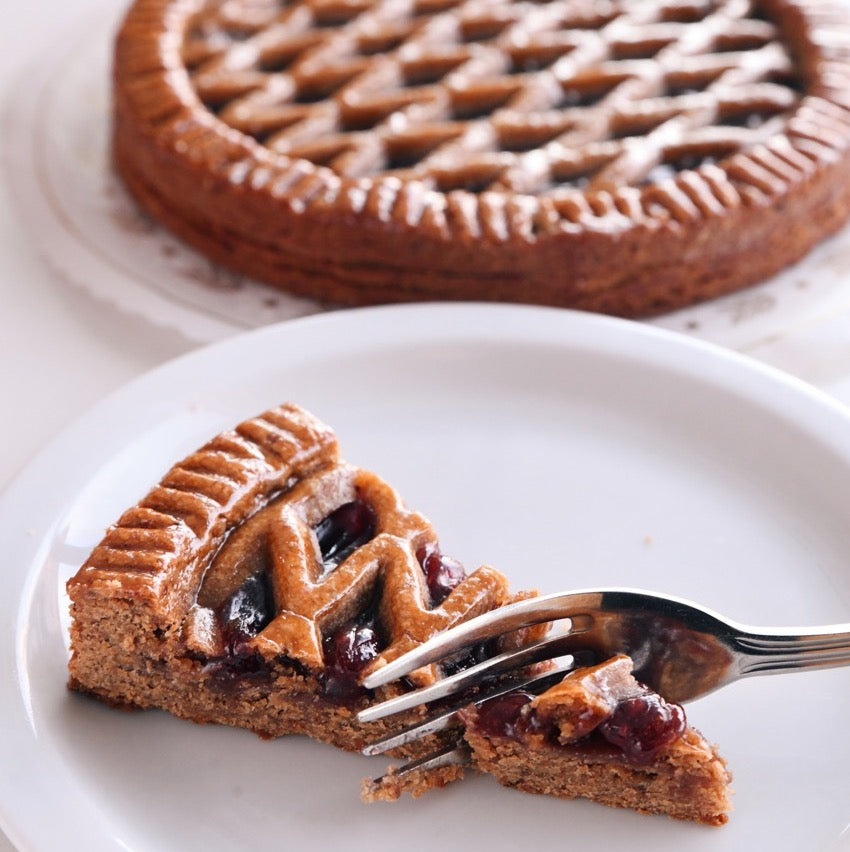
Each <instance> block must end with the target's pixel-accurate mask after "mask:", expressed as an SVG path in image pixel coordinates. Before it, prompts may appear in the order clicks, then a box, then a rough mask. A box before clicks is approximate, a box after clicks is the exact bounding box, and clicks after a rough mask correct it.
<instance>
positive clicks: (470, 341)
mask: <svg viewBox="0 0 850 852" xmlns="http://www.w3.org/2000/svg"><path fill="white" fill-rule="evenodd" d="M284 399H292V400H296V401H298V402H300V403H301V404H303V405H305V406H306V407H308V408H310V409H311V410H313V411H314V412H315V413H316V414H318V415H319V416H321V417H322V418H324V419H325V420H326V421H327V422H329V423H331V424H333V425H334V426H335V427H336V429H337V430H338V433H339V435H340V436H341V440H342V445H343V449H344V453H345V455H346V457H347V458H348V459H350V460H352V461H354V462H356V463H358V464H361V465H363V466H368V467H371V468H373V469H374V470H376V471H378V472H379V473H381V474H382V475H383V476H385V477H386V478H387V479H388V480H389V481H390V482H392V483H393V484H394V485H396V486H397V487H398V488H399V490H400V491H401V492H402V493H403V494H404V495H405V496H406V498H407V500H408V502H409V503H410V504H411V505H412V506H414V507H416V508H418V509H420V510H422V511H424V512H425V513H426V514H428V515H429V516H430V517H431V518H432V520H433V521H434V522H435V524H436V526H437V528H438V529H439V530H440V531H441V534H442V535H441V537H442V544H443V549H444V550H445V552H447V553H451V554H454V555H456V556H458V557H459V558H461V559H462V560H464V561H465V562H466V563H467V564H472V563H475V562H476V560H477V561H486V562H491V563H493V564H495V565H496V566H498V567H499V568H501V569H502V570H504V571H505V572H506V573H507V574H508V575H509V577H510V578H511V580H512V582H513V583H514V585H515V586H520V587H529V586H536V587H538V588H540V589H541V590H544V591H554V590H557V589H563V588H568V587H577V586H588V585H594V584H627V585H632V586H644V587H650V588H657V589H661V590H664V591H667V592H670V593H674V594H680V595H684V596H689V597H693V598H697V599H699V600H701V601H703V602H704V603H706V604H707V605H710V606H712V607H714V608H716V609H719V610H721V611H724V612H726V613H727V614H729V615H730V616H732V617H735V618H738V619H741V620H749V621H752V622H754V623H762V624H772V623H773V624H775V623H810V624H812V623H823V622H837V621H843V620H847V614H848V612H850V571H848V569H847V554H848V553H850V524H848V523H847V506H848V505H850V416H848V413H847V412H846V411H844V410H843V409H841V408H840V407H838V406H837V405H834V404H832V403H830V402H829V401H827V399H826V398H825V397H822V396H820V395H818V394H817V393H816V392H813V391H811V390H809V389H808V388H807V387H806V386H804V385H803V384H801V383H798V382H796V381H795V380H793V379H788V378H785V377H783V376H782V375H780V374H778V373H775V372H773V371H771V370H769V369H767V368H764V367H760V366H757V365H756V364H755V363H754V362H750V361H748V360H744V359H743V358H741V357H740V356H736V355H732V354H729V353H728V352H725V351H722V350H720V349H715V348H714V347H712V346H709V345H706V344H702V343H698V342H694V341H690V340H688V339H686V338H684V337H681V336H676V335H671V334H669V333H665V332H659V331H656V330H653V329H649V328H646V327H643V326H639V325H637V324H632V323H626V322H622V321H617V320H611V319H608V318H603V317H593V316H586V315H580V314H573V313H569V312H563V311H551V310H545V309H535V308H520V307H504V306H487V307H485V306H475V305H458V306H418V307H395V308H384V309H372V310H364V311H354V312H341V313H337V314H329V315H324V316H320V317H314V318H309V319H305V320H299V321H296V322H294V323H289V324H284V325H280V326H273V327H269V328H266V329H262V330H259V331H256V332H252V333H249V334H247V335H243V336H241V337H238V338H233V339H231V340H229V341H226V342H224V343H221V344H217V345H215V346H213V347H211V348H207V349H204V350H201V351H199V352H196V353H193V354H191V355H189V356H186V357H184V358H182V359H180V360H177V361H175V362H173V363H171V364H169V365H166V366H165V367H163V368H161V369H159V370H157V371H155V372H153V373H151V374H149V375H147V376H144V377H143V378H141V379H140V380H138V381H136V382H134V383H132V384H131V385H129V386H128V387H127V388H125V389H123V390H121V391H120V392H119V393H117V394H115V395H114V396H112V397H110V398H109V399H107V400H106V401H104V402H103V403H102V404H100V405H98V406H97V407H96V408H95V409H94V410H92V411H91V413H90V414H88V415H87V416H85V417H84V418H82V419H81V420H80V421H79V422H77V423H75V424H73V425H71V426H70V427H69V428H68V430H67V431H66V432H65V433H64V434H62V435H61V436H60V437H59V438H58V439H57V440H56V441H55V442H54V443H53V444H52V445H51V446H50V447H48V448H47V449H46V450H45V451H44V452H43V453H42V454H41V455H40V456H39V457H38V458H37V459H36V460H35V461H34V462H33V463H32V464H31V465H30V466H29V467H28V468H27V469H26V470H25V472H24V473H23V474H22V475H21V476H20V477H19V478H18V479H17V480H16V481H15V483H14V484H13V485H12V486H11V488H10V489H9V490H8V492H7V493H6V494H5V495H4V497H3V498H2V501H0V541H2V551H3V554H4V573H5V577H4V584H5V588H4V595H3V597H2V599H0V618H2V623H3V624H6V625H10V629H7V630H4V631H3V633H2V634H0V677H2V683H3V684H5V689H4V690H3V692H2V693H0V725H2V732H3V733H2V737H0V765H2V767H3V771H2V772H0V813H2V820H3V823H2V824H3V826H4V828H5V829H6V830H7V831H8V833H9V834H10V836H11V837H12V839H13V841H15V842H16V843H18V844H19V845H20V847H21V848H22V849H25V850H53V849H56V848H60V847H61V848H63V849H80V850H83V849H86V850H100V849H131V850H163V849H190V848H205V849H210V850H213V849H228V848H241V849H261V848H281V845H282V844H285V845H286V846H287V847H291V848H304V849H306V848H319V849H330V848H345V849H358V850H364V852H382V850H391V852H397V850H398V849H400V848H406V849H411V850H416V849H425V848H428V849H439V850H441V852H442V851H443V850H445V852H449V850H460V849H485V848H486V849H488V850H490V849H492V850H501V849H504V850H511V852H515V850H517V849H541V848H548V847H551V846H552V844H555V843H557V844H559V845H562V844H563V843H564V839H565V838H568V840H569V844H570V847H571V848H575V849H587V848H591V844H592V846H593V848H600V849H605V850H611V852H616V850H624V851H625V850H629V852H631V850H634V849H635V848H640V849H645V848H652V849H654V850H657V852H662V850H676V852H679V850H681V849H682V848H688V849H691V850H693V849H696V850H724V852H726V850H751V849H753V848H760V849H771V850H806V852H812V850H822V849H833V848H837V846H838V844H839V843H840V842H841V836H842V832H843V831H844V829H845V826H846V825H847V824H848V822H850V771H848V767H850V738H848V737H847V736H845V733H846V720H847V718H848V717H850V669H843V670H833V671H828V672H817V673H807V674H797V675H793V676H788V677H781V678H762V679H754V680H749V681H744V682H742V683H739V684H736V685H735V686H733V687H730V688H728V689H727V690H725V691H723V692H721V693H718V694H715V695H713V696H710V697H708V698H706V699H703V700H702V701H700V702H697V703H695V704H693V705H691V707H690V708H689V717H690V719H691V722H692V723H693V724H695V725H696V726H697V727H699V728H701V729H703V730H704V731H705V732H706V733H707V735H708V736H710V737H711V738H712V739H715V740H717V741H718V742H719V743H720V744H721V748H722V751H723V753H724V754H725V756H726V757H727V758H728V760H729V763H730V765H731V767H732V769H733V771H734V773H735V779H736V780H735V788H736V795H735V803H736V810H735V812H734V813H733V815H732V820H731V822H730V824H729V825H728V826H726V827H725V828H722V829H706V828H703V827H697V826H693V825H690V824H681V823H676V822H674V821H672V820H667V819H664V818H652V817H643V816H639V815H637V814H634V813H630V812H619V811H614V810H609V809H606V808H603V807H600V806H595V805H592V804H588V803H583V802H561V801H557V800H554V799H548V798H544V797H535V796H529V795H525V794H521V793H517V792H515V791H510V790H506V789H503V788H500V787H498V785H496V784H495V783H494V782H492V781H491V780H490V779H488V778H475V779H472V780H469V781H468V782H464V783H463V784H458V785H455V786H453V787H450V788H449V789H447V790H444V791H438V792H434V793H431V794H429V795H428V796H426V797H424V798H423V799H420V800H419V801H416V802H413V801H409V800H407V801H402V802H399V803H397V804H395V805H392V806H389V805H386V806H384V805H373V806H365V805H362V804H360V802H359V799H358V786H359V784H358V782H359V779H360V778H361V777H362V776H365V775H371V774H377V773H379V772H380V771H381V769H382V767H383V766H384V765H385V762H384V761H383V760H382V759H380V758H378V759H366V758H361V757H359V756H356V755H349V754H343V753H340V752H337V751H336V750H334V749H332V748H329V747H326V746H322V745H320V744H318V743H314V742H310V741H306V740H303V739H298V738H291V739H281V740H277V741H273V742H264V741H261V740H259V739H258V738H256V737H254V736H253V735H251V734H249V733H246V732H244V731H241V730H233V729H228V728H218V727H213V726H208V727H201V726H195V725H192V724H191V723H187V722H181V721H178V720H176V719H173V718H171V717H169V716H167V715H165V714H162V713H157V712H149V713H138V714H128V713H120V712H117V711H115V710H112V709H109V708H107V707H105V706H102V705H100V704H97V703H95V702H94V701H91V700H89V699H85V698H83V697H80V696H77V695H73V694H70V693H69V692H67V691H66V689H65V665H66V658H67V640H66V632H65V623H66V615H65V607H66V601H65V597H64V590H63V587H64V581H65V580H66V578H67V577H68V576H69V575H70V574H71V573H72V572H73V571H74V570H75V567H76V566H77V565H78V564H79V562H80V561H81V560H82V559H83V558H84V556H85V555H86V553H87V551H88V549H89V548H90V547H91V546H92V545H93V544H94V543H95V542H96V541H97V539H98V538H99V536H100V534H101V531H102V529H103V528H104V526H105V525H107V524H108V523H109V522H110V521H111V520H113V519H114V518H115V517H116V516H117V515H118V513H119V512H120V510H121V509H123V508H124V507H125V506H127V505H129V504H130V503H133V502H135V501H136V499H137V498H138V497H139V496H140V495H141V494H142V493H143V492H144V491H145V490H146V489H147V487H148V486H149V485H151V484H152V483H153V482H154V481H155V480H156V479H158V477H159V476H160V474H161V473H162V472H163V471H164V470H165V469H166V468H167V467H168V466H169V465H170V463H171V462H172V461H174V460H176V459H177V458H179V457H181V456H182V455H183V454H184V453H186V452H188V451H190V450H192V449H193V448H195V447H196V446H197V445H198V444H199V443H201V442H202V441H203V440H204V439H206V438H207V437H209V436H210V435H211V434H213V433H215V432H216V431H217V430H219V429H220V428H223V427H227V426H231V425H233V424H234V423H236V422H237V421H238V420H240V419H242V418H245V417H248V416H251V415H253V414H256V413H259V412H260V411H261V410H263V409H264V408H265V407H268V406H271V405H273V404H275V403H277V402H279V401H282V400H284ZM72 826H73V829H71V827H72Z"/></svg>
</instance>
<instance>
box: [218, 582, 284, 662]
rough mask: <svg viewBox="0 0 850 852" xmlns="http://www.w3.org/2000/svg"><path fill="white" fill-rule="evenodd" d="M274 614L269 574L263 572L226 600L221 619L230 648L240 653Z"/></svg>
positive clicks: (227, 645) (229, 650) (233, 652)
mask: <svg viewBox="0 0 850 852" xmlns="http://www.w3.org/2000/svg"><path fill="white" fill-rule="evenodd" d="M273 617H274V599H273V597H272V590H271V584H270V583H269V579H268V576H267V575H266V574H265V573H264V572H261V573H259V574H255V575H253V576H252V577H248V579H247V580H245V582H244V583H243V584H242V585H241V586H240V587H239V588H238V589H237V590H236V591H235V592H234V593H233V594H232V595H231V596H230V597H229V598H228V599H227V600H226V601H225V602H224V604H223V605H222V607H221V610H220V611H219V621H220V624H221V628H222V634H223V637H224V642H225V645H226V647H227V650H228V652H229V653H230V654H239V653H240V652H241V651H242V650H243V646H244V645H245V643H246V642H247V641H248V640H249V639H250V638H251V637H253V636H256V635H257V634H258V633H259V632H260V631H261V630H262V629H263V628H264V627H266V626H267V625H268V624H269V622H270V621H271V620H272V618H273Z"/></svg>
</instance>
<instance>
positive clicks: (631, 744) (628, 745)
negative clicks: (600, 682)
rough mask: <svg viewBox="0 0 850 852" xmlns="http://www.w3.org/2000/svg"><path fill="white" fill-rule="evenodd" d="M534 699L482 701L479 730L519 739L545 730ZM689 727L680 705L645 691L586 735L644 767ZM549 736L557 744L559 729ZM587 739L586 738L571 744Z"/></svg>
mask: <svg viewBox="0 0 850 852" xmlns="http://www.w3.org/2000/svg"><path fill="white" fill-rule="evenodd" d="M533 698H534V696H533V695H531V694H530V693H528V692H522V691H517V692H509V693H508V694H507V695H500V696H497V697H496V698H490V699H488V700H487V701H483V702H482V703H481V704H479V705H478V708H477V715H476V719H475V727H476V729H477V730H478V731H479V732H480V733H482V734H483V735H484V736H488V737H509V738H511V739H518V740H521V739H522V737H523V736H524V735H526V734H528V733H535V732H540V731H543V730H544V728H543V725H542V723H541V722H540V720H539V719H538V716H537V713H536V712H535V710H534V709H533V708H531V707H529V706H528V705H529V704H530V702H531V701H532V699H533ZM686 725H687V723H686V720H685V711H684V710H682V708H681V707H680V706H679V705H678V704H670V703H668V702H667V701H665V700H664V699H663V698H662V697H661V696H660V695H658V694H656V693H654V692H650V691H646V692H643V693H641V694H639V695H632V696H631V697H628V698H624V699H622V700H621V701H619V702H618V703H617V705H616V708H615V709H614V711H613V713H612V714H611V716H610V717H608V719H606V720H605V721H603V722H602V723H601V724H599V725H598V726H597V727H595V728H594V729H593V731H591V732H590V733H589V734H588V735H587V736H592V735H593V734H594V731H595V732H598V734H599V735H601V736H602V737H604V738H605V739H606V740H607V741H608V742H609V743H611V744H612V745H614V746H616V747H617V748H619V749H620V750H621V751H622V752H623V754H624V755H625V756H626V758H627V759H628V760H629V761H630V762H631V763H634V764H645V763H649V762H650V761H652V760H653V759H654V758H655V756H656V755H657V754H658V752H659V751H661V749H663V748H664V747H665V746H667V745H669V744H670V743H672V742H675V741H676V740H677V739H678V738H679V737H681V736H682V734H683V733H684V732H685V727H686ZM548 736H549V738H550V740H551V741H552V742H556V741H558V731H557V729H556V728H554V727H553V728H552V729H551V730H549V731H548ZM585 739H587V737H586V736H585V737H580V738H579V739H577V740H574V741H572V742H582V741H584V740H585Z"/></svg>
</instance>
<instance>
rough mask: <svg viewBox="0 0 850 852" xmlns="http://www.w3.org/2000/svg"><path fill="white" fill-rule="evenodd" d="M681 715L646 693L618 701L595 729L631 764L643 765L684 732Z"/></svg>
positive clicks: (655, 696) (678, 707) (649, 693)
mask: <svg viewBox="0 0 850 852" xmlns="http://www.w3.org/2000/svg"><path fill="white" fill-rule="evenodd" d="M685 726H686V722H685V711H684V710H682V708H681V707H680V706H679V705H678V704H669V703H668V702H666V701H665V700H664V699H663V698H662V697H661V696H660V695H658V694H656V693H654V692H647V693H645V694H644V695H637V696H633V697H632V698H626V699H624V700H623V701H621V702H620V703H619V704H618V705H617V708H616V709H615V710H614V713H613V714H612V715H611V718H610V719H607V720H606V721H604V722H603V723H602V724H601V725H600V726H599V728H598V730H599V733H600V734H602V736H603V737H605V739H606V740H608V742H609V743H612V744H613V745H615V746H617V747H618V748H620V749H622V751H623V752H624V754H625V755H626V757H627V758H629V760H631V761H632V762H633V763H647V762H649V761H650V760H652V758H654V757H655V755H656V754H657V753H658V752H659V751H660V750H661V749H662V748H664V746H666V745H669V744H670V743H672V742H674V741H675V740H677V739H678V738H679V737H681V736H682V734H683V733H684V732H685Z"/></svg>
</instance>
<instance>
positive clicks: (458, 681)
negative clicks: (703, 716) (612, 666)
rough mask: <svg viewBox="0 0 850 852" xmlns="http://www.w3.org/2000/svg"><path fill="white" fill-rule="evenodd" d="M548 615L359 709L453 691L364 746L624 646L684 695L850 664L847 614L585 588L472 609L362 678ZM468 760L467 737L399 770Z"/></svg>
mask: <svg viewBox="0 0 850 852" xmlns="http://www.w3.org/2000/svg"><path fill="white" fill-rule="evenodd" d="M545 622H553V627H552V628H551V629H550V631H549V633H548V634H547V636H545V637H544V638H543V639H542V640H540V641H538V642H536V643H533V644H532V645H530V646H526V647H522V648H520V649H518V650H514V651H508V652H504V653H500V654H496V655H494V656H492V657H489V658H488V659H485V660H484V661H483V662H480V663H478V664H477V665H474V666H471V667H469V668H467V669H463V670H461V671H459V672H457V673H456V674H454V675H451V676H449V677H446V678H443V679H441V680H438V681H437V682H436V683H434V684H432V685H430V686H427V687H424V688H422V689H418V690H414V691H412V692H408V693H404V694H402V695H400V696H398V697H396V698H392V699H389V700H388V701H384V702H382V703H380V704H375V705H373V706H371V707H369V708H367V709H365V710H363V711H361V712H360V713H359V714H358V720H359V721H361V722H370V721H374V720H376V719H381V718H384V717H386V716H391V715H393V714H395V713H399V712H401V711H402V710H407V709H410V708H411V707H415V706H418V705H420V704H431V703H432V702H435V701H442V700H445V699H449V698H452V697H453V698H454V701H453V702H452V703H447V705H445V706H441V708H440V710H439V711H438V712H436V713H434V714H432V715H431V716H429V717H427V718H425V719H424V720H423V721H421V722H419V723H417V724H415V725H411V726H409V727H408V728H405V729H404V730H402V731H400V732H399V733H397V734H395V735H393V736H389V737H385V738H384V739H381V740H378V741H376V742H374V743H371V744H370V745H368V746H366V748H364V749H363V753H364V754H381V753H383V752H385V751H388V750H390V749H393V748H396V747H398V746H401V745H404V744H407V743H410V742H412V741H414V740H417V739H420V738H422V737H424V736H426V735H427V734H431V733H435V732H437V731H442V730H446V729H448V728H451V727H453V726H454V725H455V724H456V722H457V718H458V711H459V710H460V709H461V708H462V707H465V706H468V705H469V704H470V703H476V704H477V703H481V702H482V701H485V700H487V699H489V698H492V697H494V696H496V695H502V694H505V693H507V692H510V691H513V690H514V689H530V690H531V691H539V690H541V689H543V688H545V687H546V686H547V685H548V684H550V683H552V682H554V681H555V680H557V679H560V677H562V676H563V674H564V673H565V672H566V671H569V670H570V669H572V668H575V667H576V666H579V665H587V664H590V663H593V662H599V661H602V660H604V659H607V658H608V657H611V656H613V655H615V654H619V653H623V654H628V655H629V656H630V657H631V658H632V660H633V661H634V671H635V677H637V679H638V680H640V681H641V682H642V683H645V684H646V685H647V686H649V687H651V688H652V689H654V690H655V691H656V692H658V693H659V694H661V695H662V696H663V697H664V698H666V699H667V700H668V701H672V702H675V703H677V704H682V703H684V702H687V701H693V700H694V699H696V698H699V697H701V696H703V695H706V694H708V693H710V692H713V691H714V690H716V689H719V688H720V687H722V686H726V685H727V684H730V683H732V682H733V681H736V680H738V679H740V678H743V677H749V676H752V675H762V674H778V673H781V672H788V671H798V670H804V669H818V668H829V667H834V666H843V665H847V664H850V624H835V625H829V626H824V627H811V628H807V627H782V628H766V627H751V626H748V625H745V624H740V623H738V622H735V621H730V620H729V619H727V618H724V617H723V616H721V615H719V614H718V613H716V612H713V611H711V610H709V609H706V608H705V607H702V606H699V605H698V604H695V603H693V602H691V601H688V600H684V599H682V598H677V597H672V596H670V595H660V594H655V593H652V592H647V591H642V590H637V589H620V588H612V589H586V590H581V591H575V592H562V593H555V594H551V595H544V596H541V597H536V598H529V599H527V600H523V601H520V602H518V603H515V604H511V605H509V606H506V607H502V608H501V609H497V610H494V611H492V612H489V613H486V614H484V615H481V616H478V617H477V618H473V619H471V620H470V621H467V622H465V623H463V624H460V625H458V626H457V627H454V628H452V629H451V630H448V631H446V632H445V633H442V634H440V635H438V636H435V637H434V638H433V639H431V640H429V641H428V642H426V643H424V644H423V645H421V646H420V647H419V648H416V649H415V650H413V651H410V652H408V653H407V654H405V655H403V656H401V657H399V658H398V659H396V660H393V661H392V662H390V663H388V664H387V665H386V666H384V667H383V668H381V669H378V670H377V671H375V672H373V673H371V674H370V675H368V676H367V677H366V678H364V680H363V685H364V686H366V687H367V688H369V689H374V688H376V687H378V686H381V685H383V684H387V683H390V682H391V681H394V680H397V679H398V678H401V677H404V676H405V675H407V674H410V672H412V671H415V670H416V669H418V668H420V667H422V666H425V665H428V664H429V663H434V662H437V661H439V660H445V659H446V658H450V657H452V655H456V654H457V653H458V652H460V651H462V650H463V649H464V648H468V647H470V646H475V645H479V644H480V643H483V642H488V641H489V640H492V639H495V638H497V637H499V636H501V635H503V634H506V633H510V632H511V631H514V630H518V629H520V628H523V627H530V626H531V625H534V624H541V623H545ZM544 660H552V661H553V664H554V665H553V667H552V668H550V669H548V670H547V671H544V672H542V673H540V672H537V673H534V674H531V675H524V674H523V673H522V669H523V668H526V669H527V667H529V666H531V665H532V664H534V663H537V662H542V661H544ZM511 673H513V674H511ZM470 692H472V695H471V696H470ZM467 761H468V753H467V752H466V750H465V748H464V747H463V746H457V747H452V746H448V747H446V748H444V749H442V750H440V751H439V752H436V753H434V754H432V755H427V756H426V757H425V758H421V759H419V760H416V761H413V762H411V763H408V764H406V765H405V766H404V767H402V769H401V770H400V772H408V771H412V770H413V769H422V768H432V767H434V766H441V765H446V764H450V763H465V762H467Z"/></svg>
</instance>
